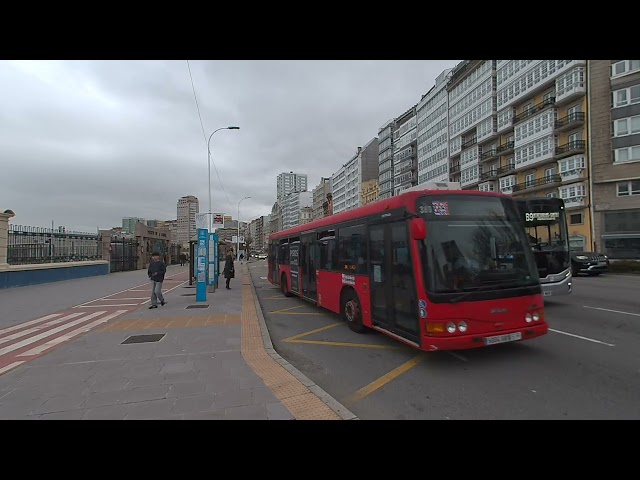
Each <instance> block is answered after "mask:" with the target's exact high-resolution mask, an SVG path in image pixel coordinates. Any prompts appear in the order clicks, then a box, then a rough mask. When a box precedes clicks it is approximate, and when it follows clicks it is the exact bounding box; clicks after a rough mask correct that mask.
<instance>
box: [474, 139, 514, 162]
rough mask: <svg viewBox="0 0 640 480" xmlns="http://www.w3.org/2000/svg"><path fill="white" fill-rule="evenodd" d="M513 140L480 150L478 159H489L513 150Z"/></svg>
mask: <svg viewBox="0 0 640 480" xmlns="http://www.w3.org/2000/svg"><path fill="white" fill-rule="evenodd" d="M514 145H515V142H513V141H511V142H507V143H503V144H502V145H499V146H498V147H496V148H492V149H491V150H487V151H486V152H482V153H481V154H480V160H490V159H493V158H496V157H498V156H499V155H506V154H508V153H511V152H513V148H514Z"/></svg>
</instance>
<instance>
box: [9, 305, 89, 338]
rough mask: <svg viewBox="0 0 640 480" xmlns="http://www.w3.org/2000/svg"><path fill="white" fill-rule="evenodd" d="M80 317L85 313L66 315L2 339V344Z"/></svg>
mask: <svg viewBox="0 0 640 480" xmlns="http://www.w3.org/2000/svg"><path fill="white" fill-rule="evenodd" d="M80 315H84V312H76V313H71V314H69V315H65V316H64V317H61V318H57V319H55V320H51V321H50V322H47V323H43V324H42V325H38V326H36V327H33V328H27V329H26V330H21V331H19V332H17V333H13V334H11V335H7V336H6V337H2V338H0V343H7V342H10V341H11V340H15V339H16V338H20V337H24V336H25V335H29V334H31V333H35V332H39V331H40V330H46V327H52V326H53V325H57V324H59V323H62V322H64V321H66V320H71V319H72V318H75V317H79V316H80Z"/></svg>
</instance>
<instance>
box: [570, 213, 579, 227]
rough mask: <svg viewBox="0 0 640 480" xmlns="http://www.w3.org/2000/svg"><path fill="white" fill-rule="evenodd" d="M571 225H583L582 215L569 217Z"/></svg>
mask: <svg viewBox="0 0 640 480" xmlns="http://www.w3.org/2000/svg"><path fill="white" fill-rule="evenodd" d="M569 224H571V225H582V214H581V213H574V214H572V215H570V216H569Z"/></svg>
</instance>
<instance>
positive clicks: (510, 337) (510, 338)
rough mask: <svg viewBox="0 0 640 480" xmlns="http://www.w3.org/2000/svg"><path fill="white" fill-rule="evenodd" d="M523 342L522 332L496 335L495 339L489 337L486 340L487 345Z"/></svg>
mask: <svg viewBox="0 0 640 480" xmlns="http://www.w3.org/2000/svg"><path fill="white" fill-rule="evenodd" d="M516 340H522V332H516V333H507V334H506V335H496V336H495V337H487V338H485V339H484V344H485V345H495V344H496V343H506V342H515V341H516Z"/></svg>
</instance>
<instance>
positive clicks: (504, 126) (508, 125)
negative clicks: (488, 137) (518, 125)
mask: <svg viewBox="0 0 640 480" xmlns="http://www.w3.org/2000/svg"><path fill="white" fill-rule="evenodd" d="M515 116H516V111H515V109H514V108H513V107H511V116H510V117H509V118H507V119H506V120H505V121H504V122H502V123H500V121H498V128H497V130H496V132H497V133H503V132H505V131H506V130H513V117H515Z"/></svg>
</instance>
